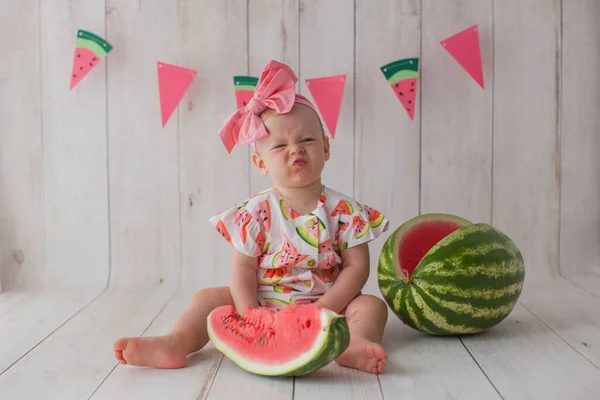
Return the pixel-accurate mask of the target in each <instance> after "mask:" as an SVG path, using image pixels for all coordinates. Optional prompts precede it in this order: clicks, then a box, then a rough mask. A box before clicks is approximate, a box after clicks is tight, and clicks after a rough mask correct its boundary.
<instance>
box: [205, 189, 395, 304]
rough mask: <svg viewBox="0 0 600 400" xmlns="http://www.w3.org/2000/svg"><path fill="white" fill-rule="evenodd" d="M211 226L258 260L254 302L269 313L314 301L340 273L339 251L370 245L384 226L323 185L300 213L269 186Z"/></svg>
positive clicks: (378, 216)
mask: <svg viewBox="0 0 600 400" xmlns="http://www.w3.org/2000/svg"><path fill="white" fill-rule="evenodd" d="M210 223H211V224H212V225H213V226H214V227H215V228H216V229H217V231H218V232H219V233H220V234H221V235H222V236H223V237H224V238H225V240H227V241H228V242H229V243H230V244H231V245H232V246H233V247H234V248H235V249H237V250H238V251H239V252H240V253H242V254H246V255H248V256H251V257H258V267H257V283H258V287H257V289H258V302H259V305H260V306H262V307H268V308H270V309H273V310H278V309H281V308H283V307H285V306H286V305H288V304H292V303H296V304H301V303H312V302H315V301H317V300H318V299H319V298H320V297H321V295H323V294H324V293H325V292H327V290H328V289H329V288H330V287H331V285H332V284H333V282H334V281H335V279H336V278H337V276H338V274H339V273H340V271H341V268H342V266H341V262H342V259H341V257H340V251H339V249H340V247H341V248H348V247H352V246H356V245H358V244H361V243H366V242H369V241H371V240H373V239H375V238H377V237H378V236H379V235H381V234H382V233H383V232H385V231H386V230H387V229H388V225H389V221H388V220H387V218H386V217H385V216H384V215H383V214H382V213H381V212H379V211H377V210H375V209H373V208H371V207H369V206H367V205H365V204H361V203H359V202H357V201H356V200H353V199H351V198H350V197H348V196H346V195H344V194H341V193H339V192H337V191H335V190H333V189H331V188H328V187H326V186H324V187H323V191H322V192H321V196H319V201H318V204H317V207H316V208H315V210H313V211H312V212H309V213H307V214H304V215H301V214H298V213H297V212H295V211H294V210H292V209H291V208H290V207H289V206H288V205H287V203H286V202H285V201H284V200H283V197H282V196H281V195H280V194H279V192H277V191H276V190H274V189H273V188H269V189H267V190H264V191H262V192H259V193H257V194H255V195H253V196H251V197H249V198H247V199H246V200H244V201H243V202H241V203H237V204H235V205H233V206H231V207H229V208H227V209H225V210H223V211H221V212H220V213H218V214H217V215H215V216H213V217H211V218H210Z"/></svg>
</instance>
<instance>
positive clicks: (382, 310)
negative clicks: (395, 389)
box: [336, 294, 388, 374]
mask: <svg viewBox="0 0 600 400" xmlns="http://www.w3.org/2000/svg"><path fill="white" fill-rule="evenodd" d="M344 314H345V315H346V320H347V321H348V327H349V328H350V345H349V346H348V349H346V351H345V352H344V353H343V354H342V355H341V356H340V357H339V358H338V359H337V360H336V362H337V363H338V364H339V365H342V366H345V367H350V368H357V369H361V370H363V371H367V372H372V373H374V374H378V373H381V372H383V369H384V368H385V365H386V364H387V361H388V358H387V353H386V352H385V349H384V348H383V346H382V345H381V338H382V337H383V330H384V328H385V323H386V322H387V317H388V312H387V306H386V304H385V303H384V302H383V301H382V300H381V299H379V298H377V297H375V296H371V295H366V294H365V295H360V296H358V297H357V298H355V299H354V300H352V301H351V302H350V304H348V307H346V311H345V313H344Z"/></svg>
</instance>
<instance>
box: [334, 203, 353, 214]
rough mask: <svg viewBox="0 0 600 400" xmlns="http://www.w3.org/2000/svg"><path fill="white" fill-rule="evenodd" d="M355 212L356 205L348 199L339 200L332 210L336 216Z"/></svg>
mask: <svg viewBox="0 0 600 400" xmlns="http://www.w3.org/2000/svg"><path fill="white" fill-rule="evenodd" d="M353 212H354V207H352V204H350V202H349V201H347V200H340V201H338V203H337V205H336V206H335V208H334V209H333V211H332V212H331V216H332V217H335V216H336V215H350V214H352V213H353Z"/></svg>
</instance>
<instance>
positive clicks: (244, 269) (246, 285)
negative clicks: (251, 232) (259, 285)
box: [229, 250, 258, 314]
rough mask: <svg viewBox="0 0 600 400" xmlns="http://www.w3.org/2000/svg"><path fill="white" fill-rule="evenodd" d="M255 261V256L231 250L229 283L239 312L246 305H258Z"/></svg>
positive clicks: (241, 311)
mask: <svg viewBox="0 0 600 400" xmlns="http://www.w3.org/2000/svg"><path fill="white" fill-rule="evenodd" d="M257 262H258V261H257V259H256V257H249V256H247V255H245V254H242V253H239V252H238V251H236V250H233V256H232V260H231V276H230V282H229V285H230V290H231V297H232V298H233V304H234V305H235V309H236V310H237V312H238V313H240V314H243V313H244V312H245V311H246V308H247V307H251V308H256V307H258V300H257V295H256V266H257Z"/></svg>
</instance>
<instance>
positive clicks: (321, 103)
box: [305, 74, 346, 139]
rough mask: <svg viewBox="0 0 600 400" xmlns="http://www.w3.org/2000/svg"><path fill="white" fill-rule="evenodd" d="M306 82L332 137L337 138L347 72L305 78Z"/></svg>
mask: <svg viewBox="0 0 600 400" xmlns="http://www.w3.org/2000/svg"><path fill="white" fill-rule="evenodd" d="M305 82H306V86H307V87H308V90H309V91H310V94H311V96H312V98H313V100H314V102H315V105H316V106H317V108H318V109H319V113H320V114H321V117H322V118H323V120H324V121H325V125H326V126H327V129H328V130H329V132H330V133H331V137H332V138H333V139H335V132H336V129H337V123H338V118H339V115H340V108H341V105H342V99H343V97H344V86H345V84H346V74H342V75H333V76H327V77H323V78H312V79H305Z"/></svg>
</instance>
